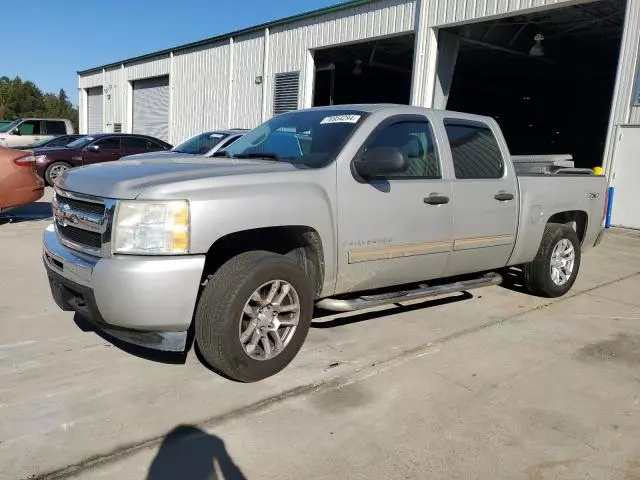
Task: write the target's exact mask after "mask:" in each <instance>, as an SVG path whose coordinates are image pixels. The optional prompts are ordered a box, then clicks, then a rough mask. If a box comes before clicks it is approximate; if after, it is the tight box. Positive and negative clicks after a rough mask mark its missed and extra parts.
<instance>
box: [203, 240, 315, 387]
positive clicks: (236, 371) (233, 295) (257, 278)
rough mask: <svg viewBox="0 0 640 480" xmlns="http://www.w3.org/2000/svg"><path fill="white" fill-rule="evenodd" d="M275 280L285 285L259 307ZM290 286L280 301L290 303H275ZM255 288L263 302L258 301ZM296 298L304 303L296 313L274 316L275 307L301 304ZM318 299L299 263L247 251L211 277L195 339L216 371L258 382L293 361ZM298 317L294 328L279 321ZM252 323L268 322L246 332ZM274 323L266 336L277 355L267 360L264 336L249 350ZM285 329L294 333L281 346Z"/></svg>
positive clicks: (284, 308)
mask: <svg viewBox="0 0 640 480" xmlns="http://www.w3.org/2000/svg"><path fill="white" fill-rule="evenodd" d="M276 281H279V282H280V283H279V285H281V286H282V287H280V288H281V289H280V290H279V291H278V294H276V295H275V298H274V299H273V302H274V303H270V304H267V305H266V306H262V307H260V308H258V307H259V306H260V305H263V304H264V301H265V300H268V298H269V293H270V290H271V288H272V287H273V284H274V283H275V282H276ZM285 284H288V285H289V287H290V288H288V287H287V288H288V290H287V291H288V292H289V293H288V294H287V297H286V299H285V300H283V301H282V302H281V303H283V302H286V301H288V302H289V304H288V305H285V304H284V303H283V304H282V305H281V306H280V307H276V306H275V304H276V303H275V302H276V301H277V300H278V299H279V298H280V294H281V293H282V292H284V291H285V287H283V286H284V285H285ZM261 287H262V289H261ZM274 288H275V287H274ZM259 289H260V290H259ZM256 291H258V297H257V298H260V301H257V300H255V298H256V297H255V296H254V295H255V294H254V292H256ZM296 296H297V302H298V303H297V305H299V310H298V312H297V314H296V313H294V312H292V313H276V314H274V312H275V311H277V310H271V309H272V308H273V309H277V308H282V309H283V310H286V309H287V307H290V308H293V307H294V306H295V305H296V303H295V300H294V299H295V297H296ZM313 300H314V294H313V286H312V283H311V282H310V281H309V279H308V278H307V277H306V275H305V273H304V271H303V270H302V269H301V268H300V267H299V266H298V264H297V263H295V262H294V261H292V260H291V259H290V258H287V257H285V256H283V255H277V254H274V253H271V252H264V251H253V252H246V253H242V254H240V255H237V256H235V257H233V258H231V259H230V260H229V261H227V262H226V263H225V264H224V265H222V266H221V267H220V268H219V269H218V271H217V272H216V273H215V274H213V275H212V276H211V277H210V278H209V281H208V283H207V285H206V286H205V287H204V290H203V292H202V295H201V297H200V301H199V302H198V307H197V309H196V315H195V340H196V346H197V348H198V350H199V352H200V355H201V358H202V359H203V360H204V362H205V363H206V364H208V365H209V366H210V367H211V368H212V369H213V370H214V371H216V372H218V373H220V374H222V375H223V376H225V377H227V378H230V379H232V380H236V381H239V382H256V381H259V380H262V379H264V378H267V377H270V376H272V375H275V374H276V373H278V372H280V371H281V370H282V369H283V368H285V367H286V366H287V365H288V364H289V363H290V362H291V360H293V358H294V357H295V356H296V354H297V353H298V351H299V350H300V348H301V347H302V344H303V342H304V340H305V338H306V337H307V333H308V331H309V326H310V325H311V319H312V316H313ZM272 305H273V307H272ZM264 309H266V310H267V311H266V313H260V314H259V315H258V316H256V314H257V313H258V312H261V311H262V310H264ZM247 311H250V312H251V315H252V316H249V314H247V313H245V312H247ZM269 312H271V313H269ZM295 315H297V318H298V323H297V326H296V327H295V329H293V330H287V328H288V327H286V326H285V327H279V328H278V327H277V325H279V322H280V321H282V322H283V323H286V322H287V321H288V320H287V319H291V318H293V317H294V316H295ZM269 318H272V319H271V320H270V321H271V322H272V323H271V324H270V325H263V323H261V322H266V321H269ZM289 321H290V320H289ZM252 322H257V324H258V325H263V326H262V327H255V330H253V331H252V332H253V333H251V334H248V335H247V334H246V332H250V331H251V330H250V328H249V325H250V324H251V323H252ZM276 322H278V323H277V324H276ZM274 325H276V327H275V328H276V330H275V331H273V330H270V331H269V332H268V333H267V334H266V335H267V342H268V343H269V344H270V345H271V344H273V346H274V348H273V349H271V355H272V358H264V357H265V356H266V355H267V352H266V350H267V348H266V346H265V344H264V341H265V340H264V338H262V339H261V340H260V341H258V343H257V344H256V345H254V347H253V349H252V351H251V352H248V349H251V347H250V346H249V344H250V343H251V342H253V341H254V339H255V335H259V334H260V332H259V330H260V329H261V328H262V329H268V328H273V327H274ZM242 332H244V333H245V334H246V335H245V338H251V341H249V342H246V340H245V343H246V344H247V345H246V346H245V345H243V342H242V340H241V336H242ZM286 332H289V336H287V337H286V338H283V339H281V342H282V343H281V344H280V347H279V348H277V347H276V346H275V341H274V339H275V336H274V335H277V336H278V337H280V335H284V334H285V333H286ZM283 343H284V346H283ZM251 354H253V356H252V355H251Z"/></svg>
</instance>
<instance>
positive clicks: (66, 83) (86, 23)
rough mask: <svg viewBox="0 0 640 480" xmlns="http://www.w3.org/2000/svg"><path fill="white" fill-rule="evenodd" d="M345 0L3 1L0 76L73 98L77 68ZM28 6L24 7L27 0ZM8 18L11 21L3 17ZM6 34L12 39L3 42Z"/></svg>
mask: <svg viewBox="0 0 640 480" xmlns="http://www.w3.org/2000/svg"><path fill="white" fill-rule="evenodd" d="M343 1H344V0H183V1H180V2H176V1H175V0H147V1H143V0H126V1H125V0H109V1H97V0H35V1H31V2H26V3H25V2H19V1H9V2H4V5H3V7H2V18H3V19H5V21H4V22H3V27H2V37H3V45H4V48H2V53H1V54H0V76H3V75H6V76H8V77H10V78H13V77H15V76H20V77H21V78H22V79H23V80H31V81H33V82H34V83H35V84H36V85H37V86H38V87H39V88H40V89H41V90H42V91H43V92H53V93H58V91H59V90H60V89H61V88H64V89H65V91H66V92H67V94H68V95H69V97H70V98H71V99H72V101H73V103H74V104H77V102H78V80H77V74H76V72H77V71H78V70H84V69H87V68H91V67H97V66H100V65H103V64H106V63H111V62H117V61H120V60H125V59H127V58H130V57H135V56H137V55H143V54H146V53H150V52H153V51H156V50H162V49H165V48H170V47H175V46H178V45H181V44H184V43H190V42H194V41H197V40H201V39H203V38H208V37H213V36H216V35H220V34H223V33H227V32H231V31H234V30H239V29H241V28H245V27H251V26H254V25H258V24H260V23H265V22H268V21H270V20H277V19H280V18H283V17H286V16H290V15H296V14H298V13H303V12H306V11H309V10H314V9H317V8H322V7H326V6H330V5H335V4H338V3H342V2H343ZM27 5H28V6H27ZM9 19H15V20H11V21H10V20H9ZM9 39H15V40H16V41H15V42H10V41H9Z"/></svg>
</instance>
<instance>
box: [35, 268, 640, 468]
mask: <svg viewBox="0 0 640 480" xmlns="http://www.w3.org/2000/svg"><path fill="white" fill-rule="evenodd" d="M638 275H640V271H638V272H634V273H631V274H629V275H625V276H624V277H621V278H617V279H615V280H610V281H608V282H605V283H602V284H599V285H596V286H594V287H591V288H588V289H586V290H583V291H579V292H576V293H573V294H571V293H570V294H568V295H565V296H564V297H561V298H558V299H553V300H549V301H547V302H544V303H542V304H540V305H537V306H535V307H533V308H530V309H527V310H524V311H521V312H518V313H514V314H513V315H509V316H507V317H502V318H500V317H499V318H495V319H493V320H490V321H488V322H485V323H482V324H480V325H476V326H474V327H471V328H467V329H464V330H460V331H458V332H455V333H452V334H450V335H445V336H444V337H441V338H439V339H437V340H434V341H431V342H429V343H426V344H423V345H419V346H417V347H414V348H410V349H407V350H403V351H402V352H400V353H398V354H397V355H393V356H391V357H386V358H383V359H380V360H376V361H373V362H371V363H370V364H368V365H365V366H361V367H358V368H356V369H354V370H353V371H351V372H347V373H345V374H344V375H340V376H337V377H334V378H330V379H327V380H320V381H317V382H312V383H309V384H306V385H301V386H299V387H295V388H292V389H289V390H286V391H284V392H282V393H279V394H277V395H272V396H270V397H267V398H265V399H262V400H260V401H258V402H255V403H252V404H250V405H247V406H244V407H240V408H238V409H235V410H231V411H229V412H226V413H222V414H218V415H214V416H213V417H209V418H206V419H203V420H201V421H199V422H194V423H193V425H195V426H197V427H201V428H206V427H212V426H216V425H219V424H222V423H224V422H227V421H229V420H233V419H235V418H238V417H241V416H243V415H248V414H252V413H256V412H259V411H262V410H266V409H267V408H268V407H271V406H273V405H274V404H277V403H279V402H283V401H285V400H287V399H291V398H298V397H304V396H305V395H308V394H311V393H316V392H325V391H331V390H335V389H338V388H341V387H343V386H345V385H348V384H350V383H352V382H354V381H355V380H354V377H356V376H358V375H359V374H361V373H362V372H364V371H366V370H370V369H374V372H372V373H370V374H369V375H373V374H375V369H378V370H384V369H385V368H384V367H386V366H388V365H390V364H393V363H394V362H397V361H399V360H403V359H409V358H411V357H414V356H421V355H422V352H425V351H429V350H432V349H434V348H435V347H437V346H438V345H442V344H444V343H448V342H451V341H453V340H456V339H458V338H461V337H464V336H468V335H473V334H474V333H477V332H480V331H482V330H485V329H488V328H491V327H494V326H497V325H501V324H503V323H506V322H517V321H521V320H522V317H524V316H525V315H528V314H530V313H533V312H536V311H539V310H543V309H545V308H547V307H549V306H552V305H555V304H558V303H562V302H565V301H567V300H570V299H572V298H576V297H579V296H582V295H585V294H588V293H591V292H593V291H594V290H597V289H599V288H602V287H607V286H609V285H615V284H616V283H619V282H623V281H625V280H628V279H630V278H633V277H635V276H638ZM417 354H419V355H417ZM378 367H381V368H378ZM164 438H165V434H162V435H158V436H155V437H151V438H149V439H147V440H143V441H139V442H136V443H130V444H125V445H122V446H120V447H117V448H115V449H113V450H111V451H109V452H105V453H100V454H97V455H93V456H91V457H88V458H86V459H84V460H82V461H80V462H77V463H74V464H71V465H68V466H66V467H62V468H59V469H55V470H51V471H49V472H45V473H41V474H38V475H31V476H28V477H24V479H25V480H26V479H29V480H56V479H63V478H69V477H72V476H74V475H77V474H79V473H82V472H84V471H87V470H89V469H90V468H91V467H94V466H96V465H103V464H107V463H111V462H115V461H117V460H119V459H122V458H126V457H128V456H130V455H133V454H135V453H136V452H139V451H141V450H143V449H145V448H148V447H152V446H154V445H158V444H160V443H161V442H162V440H163V439H164Z"/></svg>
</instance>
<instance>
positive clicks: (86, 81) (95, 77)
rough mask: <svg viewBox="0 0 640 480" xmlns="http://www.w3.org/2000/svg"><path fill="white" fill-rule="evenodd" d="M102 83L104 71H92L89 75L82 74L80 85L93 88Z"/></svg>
mask: <svg viewBox="0 0 640 480" xmlns="http://www.w3.org/2000/svg"><path fill="white" fill-rule="evenodd" d="M100 85H102V71H99V72H95V73H90V74H88V75H80V79H79V84H78V87H80V88H91V87H99V86H100Z"/></svg>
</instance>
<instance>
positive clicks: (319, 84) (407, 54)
mask: <svg viewBox="0 0 640 480" xmlns="http://www.w3.org/2000/svg"><path fill="white" fill-rule="evenodd" d="M413 44H414V35H413V34H411V35H401V36H396V37H391V38H383V39H376V40H372V41H369V42H361V43H353V44H349V45H344V46H340V47H334V48H326V49H321V50H316V51H315V52H314V61H315V65H316V75H315V82H314V95H313V105H314V106H316V107H317V106H324V105H344V104H348V103H402V104H408V103H409V99H410V95H411V72H412V67H413V50H414V48H413Z"/></svg>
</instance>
